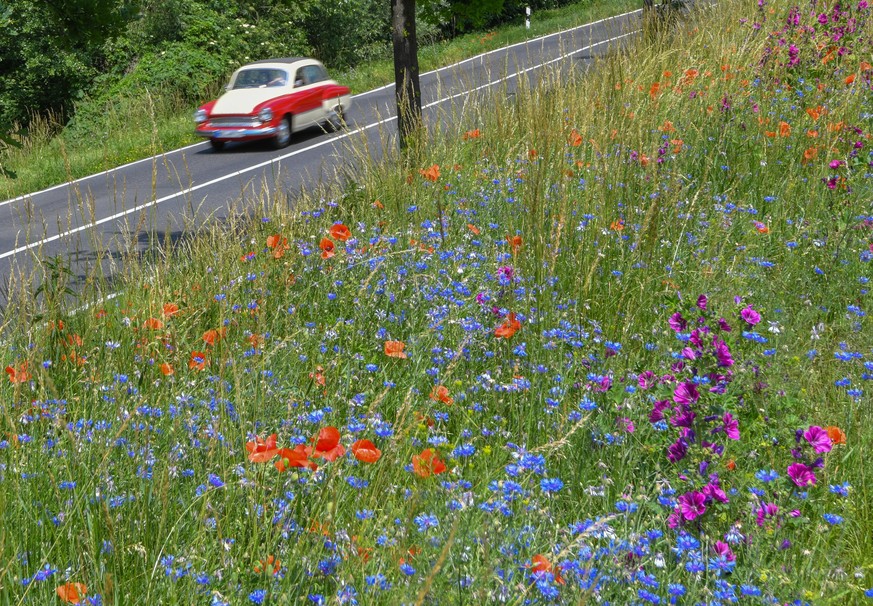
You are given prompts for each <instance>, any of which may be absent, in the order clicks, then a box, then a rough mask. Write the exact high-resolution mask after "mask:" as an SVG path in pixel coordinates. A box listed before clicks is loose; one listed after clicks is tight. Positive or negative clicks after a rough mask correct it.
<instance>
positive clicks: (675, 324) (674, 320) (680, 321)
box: [667, 311, 688, 332]
mask: <svg viewBox="0 0 873 606" xmlns="http://www.w3.org/2000/svg"><path fill="white" fill-rule="evenodd" d="M667 323H668V324H669V325H670V328H672V329H673V330H675V331H676V332H681V331H683V330H685V327H686V326H688V322H686V321H685V318H683V317H682V314H681V313H679V312H678V311H677V312H676V313H675V314H673V315H672V316H670V319H669V320H668V321H667Z"/></svg>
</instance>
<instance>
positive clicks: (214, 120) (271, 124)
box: [194, 57, 352, 149]
mask: <svg viewBox="0 0 873 606" xmlns="http://www.w3.org/2000/svg"><path fill="white" fill-rule="evenodd" d="M226 91H227V92H225V93H224V94H223V95H222V96H221V97H219V98H218V99H216V100H215V101H210V102H209V103H205V104H204V105H201V106H200V108H199V109H198V110H197V111H196V112H195V114H194V121H195V122H196V123H197V128H196V130H195V131H194V132H195V134H197V135H199V136H201V137H205V138H207V139H209V141H210V142H211V143H212V147H213V148H215V149H221V148H222V147H224V144H225V143H226V142H227V141H254V140H257V139H271V140H272V141H273V144H274V146H275V147H277V148H282V147H285V146H286V145H288V143H289V141H290V139H291V135H292V134H293V133H295V132H298V131H301V130H303V129H305V128H309V127H311V126H314V125H317V124H318V125H322V124H327V125H328V126H330V127H331V128H334V129H335V128H339V127H340V126H341V125H342V123H343V118H344V115H345V112H346V111H347V110H348V108H349V106H350V105H351V103H352V96H351V91H350V90H349V88H348V87H347V86H342V85H340V84H337V83H336V82H335V81H334V80H331V79H330V78H329V77H328V75H327V70H325V69H324V66H323V65H322V64H321V63H319V62H318V61H316V60H314V59H304V58H299V57H294V58H287V59H267V60H265V61H256V62H255V63H251V64H249V65H245V66H243V67H241V68H239V69H238V70H236V71H235V72H234V74H233V76H231V79H230V83H229V84H228V85H227V87H226Z"/></svg>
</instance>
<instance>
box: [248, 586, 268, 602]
mask: <svg viewBox="0 0 873 606" xmlns="http://www.w3.org/2000/svg"><path fill="white" fill-rule="evenodd" d="M266 597H267V592H266V590H264V589H255V590H254V591H253V592H251V593H250V594H249V602H251V603H252V604H259V605H260V604H263V603H264V598H266Z"/></svg>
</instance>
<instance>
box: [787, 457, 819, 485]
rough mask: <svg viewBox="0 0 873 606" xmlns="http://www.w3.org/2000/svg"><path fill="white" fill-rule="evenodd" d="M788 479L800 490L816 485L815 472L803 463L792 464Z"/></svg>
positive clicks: (789, 468) (789, 467)
mask: <svg viewBox="0 0 873 606" xmlns="http://www.w3.org/2000/svg"><path fill="white" fill-rule="evenodd" d="M788 477H790V478H791V480H792V481H793V482H794V483H795V484H797V486H798V487H800V488H806V487H807V486H810V485H812V484H815V472H814V471H813V470H812V469H810V468H809V467H807V466H806V465H804V464H803V463H792V464H791V465H789V466H788Z"/></svg>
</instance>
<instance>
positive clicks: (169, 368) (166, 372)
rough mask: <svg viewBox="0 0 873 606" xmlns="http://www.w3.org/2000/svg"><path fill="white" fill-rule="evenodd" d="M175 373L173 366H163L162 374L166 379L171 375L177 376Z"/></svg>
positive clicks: (164, 364) (166, 364)
mask: <svg viewBox="0 0 873 606" xmlns="http://www.w3.org/2000/svg"><path fill="white" fill-rule="evenodd" d="M175 372H176V371H175V370H174V369H173V366H172V364H169V363H167V362H164V363H163V364H161V374H162V375H164V376H165V377H169V376H170V375H172V374H175Z"/></svg>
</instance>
